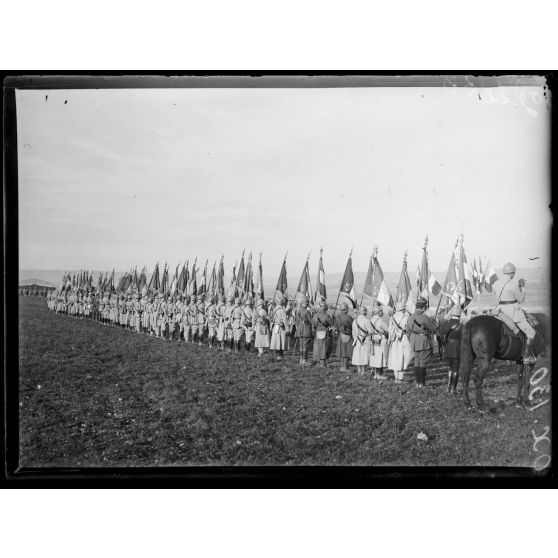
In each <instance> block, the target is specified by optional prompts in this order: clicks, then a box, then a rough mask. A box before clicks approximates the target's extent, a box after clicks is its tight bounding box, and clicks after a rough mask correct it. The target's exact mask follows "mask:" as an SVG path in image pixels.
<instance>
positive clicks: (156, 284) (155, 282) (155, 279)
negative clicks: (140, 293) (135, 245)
mask: <svg viewBox="0 0 558 558" xmlns="http://www.w3.org/2000/svg"><path fill="white" fill-rule="evenodd" d="M160 286H161V283H160V281H159V264H158V263H156V264H155V269H154V271H153V275H151V279H150V280H149V285H148V286H147V290H148V291H149V292H150V293H151V294H153V293H154V292H156V291H158V290H159V288H160Z"/></svg>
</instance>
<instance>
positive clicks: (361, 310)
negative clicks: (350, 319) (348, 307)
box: [358, 304, 368, 316]
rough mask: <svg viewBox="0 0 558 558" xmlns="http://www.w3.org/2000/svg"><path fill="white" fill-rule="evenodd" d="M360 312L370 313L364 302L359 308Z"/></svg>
mask: <svg viewBox="0 0 558 558" xmlns="http://www.w3.org/2000/svg"><path fill="white" fill-rule="evenodd" d="M358 313H359V314H362V315H363V316H366V314H368V308H366V306H364V304H363V305H362V306H361V307H360V308H359V309H358Z"/></svg>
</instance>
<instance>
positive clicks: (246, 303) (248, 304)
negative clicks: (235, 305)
mask: <svg viewBox="0 0 558 558" xmlns="http://www.w3.org/2000/svg"><path fill="white" fill-rule="evenodd" d="M244 306H252V299H251V298H247V299H246V302H245V303H244Z"/></svg>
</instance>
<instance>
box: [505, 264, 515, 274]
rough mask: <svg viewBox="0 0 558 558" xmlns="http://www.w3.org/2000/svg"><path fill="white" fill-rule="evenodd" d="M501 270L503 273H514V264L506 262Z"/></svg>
mask: <svg viewBox="0 0 558 558" xmlns="http://www.w3.org/2000/svg"><path fill="white" fill-rule="evenodd" d="M502 271H503V272H504V273H515V272H516V269H515V265H513V264H512V263H511V262H508V263H507V264H505V265H504V267H503V269H502Z"/></svg>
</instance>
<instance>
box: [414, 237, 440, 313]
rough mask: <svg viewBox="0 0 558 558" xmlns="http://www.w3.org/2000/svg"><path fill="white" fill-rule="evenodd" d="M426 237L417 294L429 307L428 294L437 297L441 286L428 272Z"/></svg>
mask: <svg viewBox="0 0 558 558" xmlns="http://www.w3.org/2000/svg"><path fill="white" fill-rule="evenodd" d="M427 246H428V235H427V236H426V239H425V241H424V246H423V248H422V263H421V266H420V270H419V275H418V292H419V294H420V296H422V297H423V298H425V299H426V301H427V307H428V306H429V305H430V296H429V295H430V293H432V294H433V295H434V296H438V295H439V294H440V292H441V291H442V285H440V283H438V281H437V280H436V277H434V275H433V274H432V272H431V271H430V268H429V266H428V250H427Z"/></svg>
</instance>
